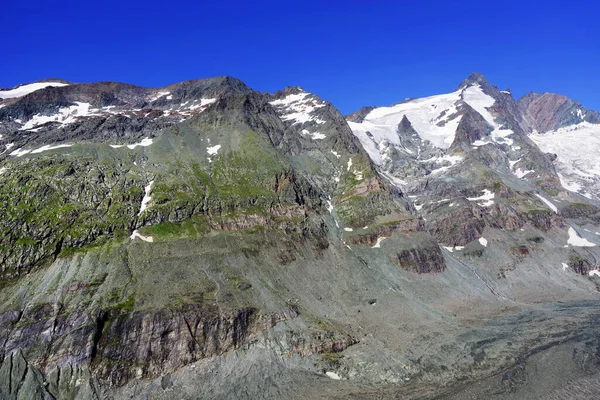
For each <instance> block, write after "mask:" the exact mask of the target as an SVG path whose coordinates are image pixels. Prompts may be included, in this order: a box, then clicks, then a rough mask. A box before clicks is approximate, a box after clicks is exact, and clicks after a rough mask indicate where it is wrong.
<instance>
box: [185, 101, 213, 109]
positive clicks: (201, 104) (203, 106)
mask: <svg viewBox="0 0 600 400" xmlns="http://www.w3.org/2000/svg"><path fill="white" fill-rule="evenodd" d="M215 101H217V99H200V104H194V105H192V106H190V107H189V109H190V110H195V109H197V108H205V107H206V106H208V105H209V104H212V103H214V102H215Z"/></svg>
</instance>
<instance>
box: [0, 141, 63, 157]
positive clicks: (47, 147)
mask: <svg viewBox="0 0 600 400" xmlns="http://www.w3.org/2000/svg"><path fill="white" fill-rule="evenodd" d="M11 145H12V143H11ZM71 146H73V145H72V144H57V145H55V146H52V145H49V144H47V145H44V146H42V147H40V148H37V149H35V150H25V149H17V150H14V151H13V152H12V153H10V155H11V156H17V157H22V156H24V155H25V154H29V153H31V154H38V153H41V152H43V151H48V150H54V149H61V148H64V147H71ZM6 147H7V150H8V149H9V148H10V147H12V146H10V147H9V146H6Z"/></svg>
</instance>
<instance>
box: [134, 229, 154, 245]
mask: <svg viewBox="0 0 600 400" xmlns="http://www.w3.org/2000/svg"><path fill="white" fill-rule="evenodd" d="M136 237H137V238H140V239H142V240H143V241H144V242H148V243H152V242H154V238H153V237H152V236H144V235H141V234H140V233H139V232H138V231H137V229H136V230H135V231H133V233H132V234H131V236H129V238H130V239H131V240H134V239H135V238H136Z"/></svg>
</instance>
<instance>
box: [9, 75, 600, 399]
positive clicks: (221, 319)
mask: <svg viewBox="0 0 600 400" xmlns="http://www.w3.org/2000/svg"><path fill="white" fill-rule="evenodd" d="M51 82H54V83H61V84H64V85H50V86H48V87H44V88H39V89H38V88H37V87H35V88H33V89H37V90H33V91H31V90H26V91H25V90H23V91H22V93H21V92H19V93H17V92H13V94H14V93H17V94H18V95H19V97H10V98H9V97H6V98H3V100H2V102H1V103H0V104H1V105H2V106H1V107H0V135H1V136H0V144H1V145H3V146H4V147H5V151H4V153H2V155H0V210H2V214H3V216H4V217H3V218H2V220H1V221H0V232H1V233H2V236H1V239H0V260H1V261H2V270H1V278H0V279H1V281H0V283H1V285H2V286H1V287H2V290H1V291H0V345H1V346H0V360H1V364H0V377H1V378H0V394H1V395H2V396H4V397H7V398H22V399H25V398H27V399H29V398H77V399H105V398H106V399H111V398H125V397H127V398H140V399H141V398H148V397H151V398H166V397H169V398H171V397H173V396H175V397H179V398H196V397H197V396H198V393H202V395H203V396H205V397H206V398H257V397H261V398H274V399H275V398H277V399H280V398H336V397H339V398H348V397H351V396H354V397H359V398H364V397H391V398H393V397H421V398H423V397H425V398H427V397H434V396H439V395H444V394H447V393H448V391H449V390H451V389H450V388H452V387H453V385H454V384H456V383H459V382H462V383H464V382H471V381H475V380H478V379H481V378H483V377H490V376H495V374H498V373H501V372H502V373H503V372H504V371H506V369H507V368H512V367H515V360H519V363H521V365H529V364H528V362H529V361H528V360H529V357H530V356H531V354H532V353H535V352H537V351H538V350H542V349H545V348H554V347H555V346H557V343H558V342H560V343H564V342H569V341H571V340H573V341H578V340H580V341H581V344H580V345H578V346H579V347H577V349H578V352H579V353H578V354H581V357H582V359H585V360H592V361H589V362H587V363H586V364H585V368H586V370H587V371H591V372H594V371H597V364H594V363H593V360H595V359H596V357H597V355H596V351H595V346H596V345H597V340H598V339H597V337H598V336H597V327H598V324H597V318H598V311H597V310H598V308H597V293H598V291H597V288H598V286H597V279H598V277H597V276H596V275H597V274H599V272H598V271H597V270H596V264H597V262H596V260H597V259H599V257H600V253H599V252H598V246H597V244H600V239H599V238H600V236H598V235H597V234H595V232H598V231H600V227H598V224H600V217H599V216H600V209H598V208H596V206H595V203H594V202H593V201H589V200H588V199H586V198H585V197H582V196H579V195H577V194H574V193H572V192H570V191H568V190H564V189H563V188H562V186H561V181H560V177H559V176H558V175H557V174H556V172H555V170H554V166H553V164H552V162H553V157H551V156H549V155H546V154H544V153H543V152H542V151H540V150H539V148H538V147H537V146H536V144H535V143H534V142H533V141H532V140H531V139H530V136H529V135H528V131H527V129H528V126H529V125H528V122H527V119H526V118H525V117H523V115H522V114H521V113H520V111H519V107H518V104H517V102H515V101H514V99H513V98H512V96H511V95H510V93H506V92H501V91H499V90H498V89H497V88H495V87H493V86H492V85H491V84H489V83H488V82H487V81H486V80H485V78H484V77H483V76H482V75H480V74H473V75H471V76H470V77H468V78H467V79H466V80H465V81H464V82H463V83H461V85H459V88H458V89H457V90H456V91H454V92H452V93H450V94H448V95H441V96H433V97H430V98H427V99H416V100H410V101H407V102H403V103H399V104H397V105H395V106H392V107H381V108H366V109H364V110H363V111H362V112H360V113H358V114H355V115H354V116H353V117H352V118H351V119H352V121H351V123H349V124H348V123H347V122H346V121H345V119H344V117H343V116H342V115H341V114H340V113H339V111H338V110H337V109H336V108H335V107H334V106H333V105H332V104H331V103H328V102H327V101H324V100H323V99H321V98H320V97H319V96H317V95H315V94H312V93H308V92H306V91H304V90H303V89H302V88H299V87H288V88H285V89H283V90H281V91H279V92H277V93H274V94H267V93H260V92H257V91H254V90H252V89H251V88H249V87H248V86H246V85H245V84H244V83H243V82H241V81H239V80H237V79H234V78H231V77H218V78H210V79H203V80H197V81H186V82H181V83H176V84H173V85H170V86H167V87H165V88H160V89H149V88H142V87H136V86H132V85H127V84H121V83H112V82H100V83H91V84H74V83H69V82H66V81H59V80H51ZM18 89H19V88H17V89H16V90H18ZM29 89H32V88H29ZM25 92H27V93H25ZM0 93H1V92H0ZM15 96H16V95H15ZM0 97H2V96H1V95H0ZM574 326H575V327H577V329H574V328H573V327H574ZM582 365H583V364H582ZM515 368H516V367H515ZM574 370H576V369H575V368H574ZM509 382H510V384H511V385H512V384H515V385H519V383H518V379H517V378H514V379H512V378H511V379H509ZM440 388H442V389H440ZM0 397H1V396H0Z"/></svg>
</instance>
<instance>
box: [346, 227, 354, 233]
mask: <svg viewBox="0 0 600 400" xmlns="http://www.w3.org/2000/svg"><path fill="white" fill-rule="evenodd" d="M344 230H345V231H346V232H352V231H353V230H354V229H352V228H344Z"/></svg>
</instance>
